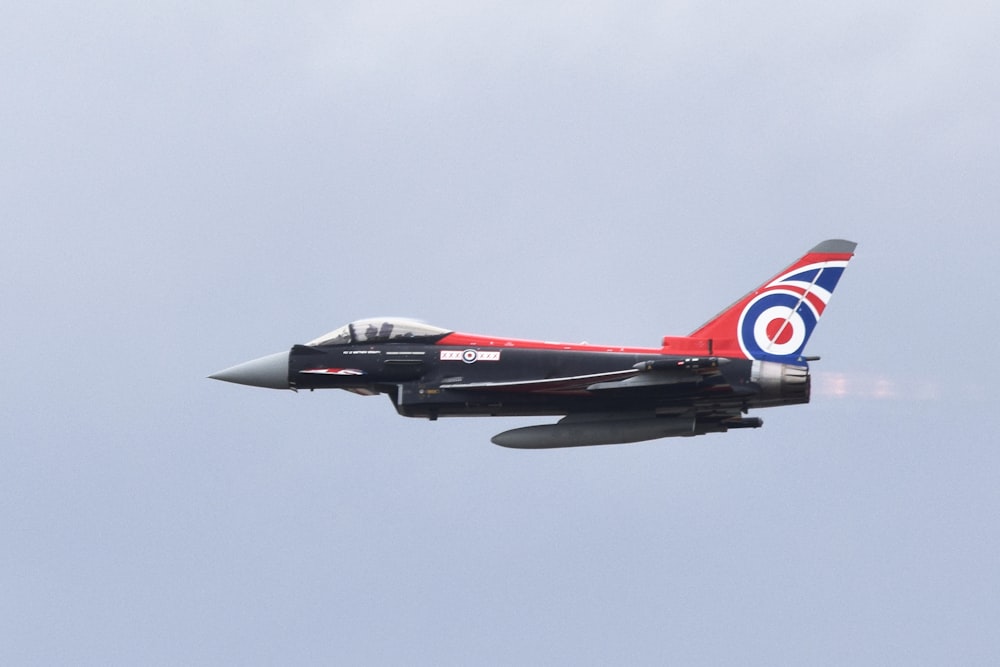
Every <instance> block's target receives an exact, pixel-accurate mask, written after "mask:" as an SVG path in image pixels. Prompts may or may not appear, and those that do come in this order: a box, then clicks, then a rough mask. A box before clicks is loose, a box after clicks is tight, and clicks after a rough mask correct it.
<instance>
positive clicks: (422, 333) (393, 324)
mask: <svg viewBox="0 0 1000 667" xmlns="http://www.w3.org/2000/svg"><path fill="white" fill-rule="evenodd" d="M448 333H451V330H449V329H442V328H441V327H435V326H431V325H430V324H424V323H423V322H418V321H416V320H407V319H403V318H399V317H370V318H368V319H364V320H355V321H354V322H351V323H350V324H345V325H344V326H342V327H340V328H339V329H334V330H333V331H331V332H330V333H328V334H325V335H323V336H320V337H319V338H316V339H314V340H311V341H309V342H308V343H306V345H309V346H311V347H317V346H319V345H350V344H351V343H385V342H388V341H397V342H405V341H408V340H411V339H417V338H439V337H441V336H444V335H445V334H448Z"/></svg>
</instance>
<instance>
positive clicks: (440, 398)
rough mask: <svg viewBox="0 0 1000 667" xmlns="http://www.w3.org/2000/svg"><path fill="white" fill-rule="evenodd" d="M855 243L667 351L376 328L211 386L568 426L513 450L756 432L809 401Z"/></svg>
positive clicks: (523, 435) (667, 341)
mask: <svg viewBox="0 0 1000 667" xmlns="http://www.w3.org/2000/svg"><path fill="white" fill-rule="evenodd" d="M856 247H857V244H856V243H853V242H851V241H843V240H839V239H832V240H828V241H823V242H822V243H820V244H819V245H817V246H815V247H814V248H812V249H811V250H809V252H807V253H806V254H805V255H803V256H802V257H801V258H800V259H799V260H798V261H796V262H794V263H793V264H791V265H790V266H789V267H788V268H786V269H785V270H783V271H781V272H780V273H778V274H777V275H776V276H774V277H773V278H771V279H770V280H768V281H766V282H765V283H763V284H762V285H761V286H760V287H758V288H756V289H755V290H753V291H752V292H750V293H749V294H747V295H746V296H744V297H742V298H741V299H739V300H738V301H737V302H736V303H734V304H733V305H732V306H730V307H729V308H727V309H725V310H724V311H722V312H721V313H720V314H719V315H717V316H716V317H714V318H712V319H711V320H709V321H708V322H707V323H706V324H704V325H702V326H701V327H699V328H698V329H696V330H695V331H694V332H693V333H691V334H690V335H688V336H667V337H665V338H664V339H663V341H662V344H661V346H660V347H621V346H617V345H591V344H587V343H581V344H571V343H553V342H545V341H537V340H523V339H518V338H504V337H500V336H484V335H479V334H467V333H459V332H457V331H452V330H450V329H442V328H440V327H436V326H431V325H428V324H424V323H423V322H419V321H414V320H408V319H402V318H389V317H377V318H370V319H363V320H357V321H354V322H351V323H350V324H346V325H344V326H342V327H340V328H339V329H336V330H334V331H332V332H330V333H328V334H326V335H324V336H320V337H319V338H316V339H315V340H312V341H309V342H308V343H305V344H304V345H295V346H293V347H292V348H291V349H290V350H287V351H284V352H278V353H277V354H272V355H269V356H266V357H261V358H259V359H254V360H252V361H247V362H245V363H242V364H239V365H237V366H233V367H232V368H227V369H226V370H223V371H219V372H218V373H215V374H214V375H211V376H210V377H211V378H213V379H216V380H224V381H226V382H236V383H239V384H246V385H252V386H256V387H270V388H274V389H291V390H293V391H298V390H300V389H309V390H310V391H311V390H313V389H346V390H347V391H351V392H354V393H357V394H362V395H365V396H373V395H378V394H386V395H388V396H389V398H390V400H391V401H392V404H393V405H394V406H395V408H396V411H397V412H398V413H399V414H401V415H403V416H406V417H423V418H427V419H432V420H434V419H437V418H438V417H451V416H491V417H497V416H536V415H559V416H562V419H560V420H559V421H558V422H557V423H555V424H542V425H537V426H526V427H521V428H515V429H513V430H509V431H504V432H503V433H500V434H498V435H496V436H494V437H493V442H494V443H496V444H498V445H502V446H504V447H514V448H520V449H545V448H552V447H578V446H584V445H605V444H616V443H627V442H640V441H643V440H653V439H657V438H666V437H672V436H692V435H703V434H705V433H720V432H725V431H728V430H730V429H737V428H758V427H760V426H761V425H762V424H763V422H762V420H761V419H760V418H758V417H745V416H743V415H745V414H746V413H747V411H748V410H751V409H755V408H767V407H772V406H777V405H795V404H800V403H808V402H809V386H810V381H809V362H810V361H815V360H817V359H818V358H819V357H807V356H804V355H803V351H804V349H805V346H806V343H807V342H808V341H809V337H810V335H811V334H812V332H813V329H814V328H815V327H816V323H817V322H818V321H819V318H820V316H821V315H822V314H823V312H824V311H825V310H826V306H827V304H828V303H829V300H830V296H831V294H832V293H833V290H834V288H835V287H836V286H837V283H838V282H839V281H840V277H841V275H842V274H843V273H844V269H845V268H846V267H847V263H848V261H850V259H851V257H852V256H853V255H854V249H855V248H856Z"/></svg>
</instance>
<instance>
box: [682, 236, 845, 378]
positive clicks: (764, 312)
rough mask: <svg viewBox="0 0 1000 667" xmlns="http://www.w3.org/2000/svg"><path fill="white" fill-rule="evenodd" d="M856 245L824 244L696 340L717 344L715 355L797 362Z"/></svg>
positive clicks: (712, 322) (698, 334)
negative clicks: (706, 340)
mask: <svg viewBox="0 0 1000 667" xmlns="http://www.w3.org/2000/svg"><path fill="white" fill-rule="evenodd" d="M856 247H857V244H856V243H852V242H851V241H841V240H830V241H823V242H822V243H820V244H819V245H817V246H816V247H814V248H813V249H812V250H810V251H809V252H808V253H806V254H805V255H804V256H803V257H802V258H801V259H799V260H798V261H797V262H795V263H794V264H792V265H791V266H789V267H788V268H787V269H785V270H784V271H782V272H781V273H779V274H778V275H776V276H775V277H774V278H772V279H770V280H769V281H767V282H766V283H764V284H763V285H761V286H760V287H758V288H757V289H755V290H754V291H752V292H750V293H749V294H747V295H746V296H744V297H743V298H742V299H740V300H739V301H737V302H736V303H735V304H733V306H731V307H730V308H727V309H726V310H725V311H723V312H722V313H720V314H719V315H717V316H716V317H714V318H713V319H712V320H710V321H709V322H707V323H706V324H704V325H703V326H701V327H700V328H699V329H697V330H696V331H695V332H694V333H692V334H691V338H694V339H709V340H712V341H714V344H713V350H714V352H715V353H716V354H720V355H724V356H742V357H743V358H745V359H760V360H762V361H781V362H785V363H795V362H796V361H797V360H799V358H800V357H801V356H802V353H803V350H804V349H805V346H806V343H808V342H809V337H810V336H811V335H812V332H813V330H814V329H815V328H816V324H817V323H818V322H819V318H820V317H821V316H822V315H823V311H824V310H826V306H827V304H828V303H829V302H830V297H831V296H832V295H833V290H834V288H836V287H837V283H838V282H840V277H841V276H842V275H843V274H844V269H845V268H847V263H848V262H849V261H850V259H851V257H852V256H853V255H854V249H855V248H856Z"/></svg>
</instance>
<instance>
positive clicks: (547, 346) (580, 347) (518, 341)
mask: <svg viewBox="0 0 1000 667" xmlns="http://www.w3.org/2000/svg"><path fill="white" fill-rule="evenodd" d="M436 345H451V346H457V347H500V348H514V349H519V350H572V351H575V352H625V353H629V354H663V350H662V349H660V348H656V347H623V346H614V345H590V344H588V343H552V342H548V341H541V340H525V339H522V338H499V337H496V336H480V335H478V334H466V333H459V332H457V331H456V332H453V333H450V334H448V335H447V336H445V337H444V338H442V339H441V340H439V341H438V342H437V343H436Z"/></svg>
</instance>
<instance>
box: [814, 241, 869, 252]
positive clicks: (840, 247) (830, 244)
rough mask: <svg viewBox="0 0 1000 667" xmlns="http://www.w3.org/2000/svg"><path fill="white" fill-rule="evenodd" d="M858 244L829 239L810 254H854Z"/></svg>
mask: <svg viewBox="0 0 1000 667" xmlns="http://www.w3.org/2000/svg"><path fill="white" fill-rule="evenodd" d="M857 247H858V244H857V243H855V242H854V241H845V240H844V239H827V240H826V241H823V242H822V243H820V244H819V245H817V246H815V247H814V248H813V249H812V250H810V251H809V252H832V253H848V254H849V253H853V252H854V249H855V248H857Z"/></svg>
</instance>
